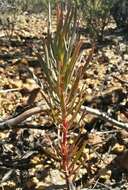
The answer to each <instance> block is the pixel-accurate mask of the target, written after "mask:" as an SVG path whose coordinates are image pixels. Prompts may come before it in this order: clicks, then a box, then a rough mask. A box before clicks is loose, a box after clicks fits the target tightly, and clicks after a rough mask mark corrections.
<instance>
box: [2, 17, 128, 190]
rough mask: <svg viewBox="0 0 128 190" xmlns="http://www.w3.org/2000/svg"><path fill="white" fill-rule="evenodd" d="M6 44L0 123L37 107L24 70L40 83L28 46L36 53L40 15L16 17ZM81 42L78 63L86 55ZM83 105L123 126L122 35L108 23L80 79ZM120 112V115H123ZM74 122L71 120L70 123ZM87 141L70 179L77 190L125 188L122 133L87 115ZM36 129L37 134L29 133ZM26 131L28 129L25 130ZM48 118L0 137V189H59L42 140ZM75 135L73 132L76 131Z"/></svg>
mask: <svg viewBox="0 0 128 190" xmlns="http://www.w3.org/2000/svg"><path fill="white" fill-rule="evenodd" d="M20 18H21V19H20V21H19V22H18V25H17V26H16V29H15V32H14V36H13V37H12V39H11V40H10V41H9V40H7V38H6V37H5V36H4V34H5V33H4V32H3V31H1V37H0V120H1V121H3V120H4V119H8V118H10V117H14V116H16V115H18V114H20V113H21V112H23V111H25V110H26V109H27V108H28V107H31V106H33V105H34V104H36V103H39V102H41V103H43V104H44V107H45V101H44V100H43V99H42V96H41V94H40V90H39V87H38V85H37V84H36V82H35V81H34V80H33V78H32V76H31V75H30V73H29V72H28V69H27V68H28V67H29V69H31V70H32V71H33V72H34V73H35V74H36V76H37V77H39V78H41V69H40V64H39V61H38V59H37V57H36V54H35V53H34V51H33V49H32V46H34V47H36V48H38V49H39V50H40V51H42V40H43V38H44V37H45V35H46V31H47V25H46V20H45V19H44V17H43V16H40V15H38V16H37V15H31V16H27V17H23V16H22V17H20ZM81 38H82V39H83V40H84V45H83V48H82V49H83V50H82V60H81V64H82V63H84V62H85V61H86V55H87V54H88V52H89V51H90V50H91V43H90V39H89V37H88V35H87V34H86V33H85V34H84V35H81ZM83 80H84V82H85V91H86V94H87V98H86V101H85V103H84V105H86V106H90V107H93V108H97V109H99V110H101V111H103V112H106V113H108V114H109V116H110V117H112V118H115V119H117V120H119V121H122V122H126V123H128V117H127V114H128V112H127V109H128V96H127V95H128V93H127V92H128V44H127V36H126V35H125V33H123V32H122V31H118V30H116V29H115V25H114V24H111V25H110V28H109V30H108V31H107V32H106V34H105V40H104V42H103V43H102V44H101V43H100V44H99V43H97V44H96V48H95V52H94V55H93V59H92V60H91V62H90V63H89V64H88V65H87V68H86V71H85V76H84V78H83ZM124 110H126V111H125V112H124ZM77 119H79V118H76V121H77ZM84 123H85V126H84V128H85V130H86V131H87V132H88V141H87V143H86V146H85V149H84V156H83V157H82V165H81V168H80V171H79V173H78V176H77V178H76V186H77V189H83V190H84V189H86V188H88V189H89V188H90V189H106V190H107V189H128V183H127V177H128V150H127V149H128V145H127V144H128V132H127V130H125V129H120V128H119V127H117V126H114V125H112V124H111V123H108V122H105V121H102V120H101V119H99V118H96V117H94V116H92V115H90V114H88V115H87V116H86V117H85V118H84ZM32 127H33V128H40V129H32ZM30 128H31V129H30ZM55 133H56V131H55V128H54V125H53V123H52V122H51V120H49V117H48V116H47V115H44V114H42V115H41V114H36V115H33V116H32V117H30V118H28V119H27V120H26V121H24V122H23V123H22V124H20V125H19V128H17V127H15V129H13V130H12V129H10V130H1V132H0V179H1V185H0V189H5V190H6V189H9V190H11V189H28V190H29V189H38V190H39V189H45V190H48V189H49V190H50V189H51V190H54V189H59V190H62V189H65V185H64V183H65V181H64V179H63V176H62V174H61V173H60V172H59V170H58V168H59V164H58V163H57V162H55V161H54V160H53V159H51V158H50V156H49V155H47V154H46V152H45V148H48V141H47V140H46V139H45V138H44V137H46V136H47V135H49V136H51V137H52V138H53V139H54V136H55ZM76 133H79V129H78V131H76Z"/></svg>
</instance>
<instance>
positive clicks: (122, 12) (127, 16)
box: [111, 0, 128, 29]
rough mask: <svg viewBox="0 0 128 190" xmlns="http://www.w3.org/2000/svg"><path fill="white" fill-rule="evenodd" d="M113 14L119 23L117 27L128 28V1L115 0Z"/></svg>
mask: <svg viewBox="0 0 128 190" xmlns="http://www.w3.org/2000/svg"><path fill="white" fill-rule="evenodd" d="M113 2H114V3H113V6H112V9H111V14H112V16H113V18H114V20H115V22H116V24H117V27H119V28H121V27H124V28H127V29H128V1H127V0H122V1H120V0H113Z"/></svg>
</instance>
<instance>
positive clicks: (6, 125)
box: [0, 107, 46, 130]
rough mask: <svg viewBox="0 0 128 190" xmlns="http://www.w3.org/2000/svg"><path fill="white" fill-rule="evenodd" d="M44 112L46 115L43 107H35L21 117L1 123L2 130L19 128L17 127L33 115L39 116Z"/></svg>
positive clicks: (0, 128)
mask: <svg viewBox="0 0 128 190" xmlns="http://www.w3.org/2000/svg"><path fill="white" fill-rule="evenodd" d="M41 112H44V113H45V114H46V110H44V109H43V108H41V107H34V108H31V109H29V110H27V111H25V112H23V113H21V114H20V115H18V116H16V117H14V118H11V119H8V120H6V121H3V122H1V123H0V130H8V129H10V128H17V125H18V124H20V123H21V122H23V121H25V120H26V119H27V118H29V117H31V116H32V115H35V114H38V113H41Z"/></svg>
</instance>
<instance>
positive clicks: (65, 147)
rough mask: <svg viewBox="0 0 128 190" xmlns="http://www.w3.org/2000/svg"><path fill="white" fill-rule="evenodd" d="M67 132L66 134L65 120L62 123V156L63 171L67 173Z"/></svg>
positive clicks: (66, 124)
mask: <svg viewBox="0 0 128 190" xmlns="http://www.w3.org/2000/svg"><path fill="white" fill-rule="evenodd" d="M67 132H68V123H67V121H66V119H64V121H63V139H62V145H61V149H62V156H63V169H64V171H65V172H66V173H68V145H67Z"/></svg>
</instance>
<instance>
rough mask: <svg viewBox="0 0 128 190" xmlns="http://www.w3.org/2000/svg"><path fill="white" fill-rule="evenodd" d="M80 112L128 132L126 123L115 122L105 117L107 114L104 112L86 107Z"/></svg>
mask: <svg viewBox="0 0 128 190" xmlns="http://www.w3.org/2000/svg"><path fill="white" fill-rule="evenodd" d="M82 110H83V111H84V110H86V112H88V113H90V114H92V115H95V116H98V117H99V118H100V119H102V120H105V121H107V122H109V123H111V124H113V125H116V126H117V127H120V128H122V129H126V130H128V123H123V122H121V121H117V120H115V119H113V118H111V117H109V116H108V115H107V113H105V112H101V111H99V110H98V109H94V108H90V107H88V106H83V107H82Z"/></svg>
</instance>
